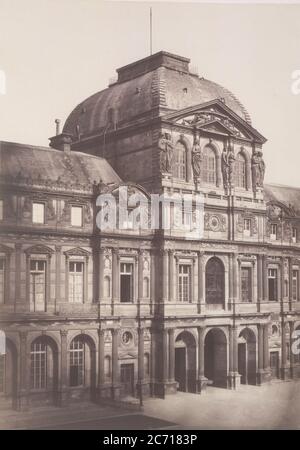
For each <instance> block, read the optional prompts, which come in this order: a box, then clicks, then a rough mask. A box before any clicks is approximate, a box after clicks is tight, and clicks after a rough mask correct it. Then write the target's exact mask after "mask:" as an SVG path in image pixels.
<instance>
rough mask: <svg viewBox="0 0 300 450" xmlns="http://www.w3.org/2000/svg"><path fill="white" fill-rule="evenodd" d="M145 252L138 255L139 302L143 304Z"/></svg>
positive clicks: (140, 251)
mask: <svg viewBox="0 0 300 450" xmlns="http://www.w3.org/2000/svg"><path fill="white" fill-rule="evenodd" d="M143 255H144V252H143V250H141V249H140V250H139V253H138V302H139V304H141V303H142V302H143Z"/></svg>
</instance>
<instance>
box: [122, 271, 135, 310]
mask: <svg viewBox="0 0 300 450" xmlns="http://www.w3.org/2000/svg"><path fill="white" fill-rule="evenodd" d="M120 281H121V282H120V294H121V296H120V297H121V298H120V300H121V302H122V303H130V302H133V264H132V263H121V271H120Z"/></svg>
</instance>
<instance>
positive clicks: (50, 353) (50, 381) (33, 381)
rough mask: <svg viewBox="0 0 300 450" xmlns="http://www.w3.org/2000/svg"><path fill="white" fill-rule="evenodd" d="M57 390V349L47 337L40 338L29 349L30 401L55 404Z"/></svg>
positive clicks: (53, 342) (54, 343)
mask: <svg viewBox="0 0 300 450" xmlns="http://www.w3.org/2000/svg"><path fill="white" fill-rule="evenodd" d="M57 390H58V347H57V344H56V342H55V341H54V340H53V339H52V338H50V337H49V336H40V337H38V338H36V339H35V340H34V341H33V342H32V343H31V347H30V391H31V401H32V402H33V403H40V402H46V403H55V402H56V398H57Z"/></svg>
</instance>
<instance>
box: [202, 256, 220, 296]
mask: <svg viewBox="0 0 300 450" xmlns="http://www.w3.org/2000/svg"><path fill="white" fill-rule="evenodd" d="M205 295H206V303H208V304H224V266H223V264H222V262H221V261H220V260H219V258H216V257H213V258H211V259H210V260H209V261H208V262H207V264H206V271H205Z"/></svg>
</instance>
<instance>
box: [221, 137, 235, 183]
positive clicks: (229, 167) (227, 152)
mask: <svg viewBox="0 0 300 450" xmlns="http://www.w3.org/2000/svg"><path fill="white" fill-rule="evenodd" d="M234 162H235V156H234V153H233V149H232V147H231V145H230V144H229V145H228V146H227V145H226V144H225V145H224V148H223V152H222V159H221V167H222V175H223V183H224V187H228V186H233V169H234Z"/></svg>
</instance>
